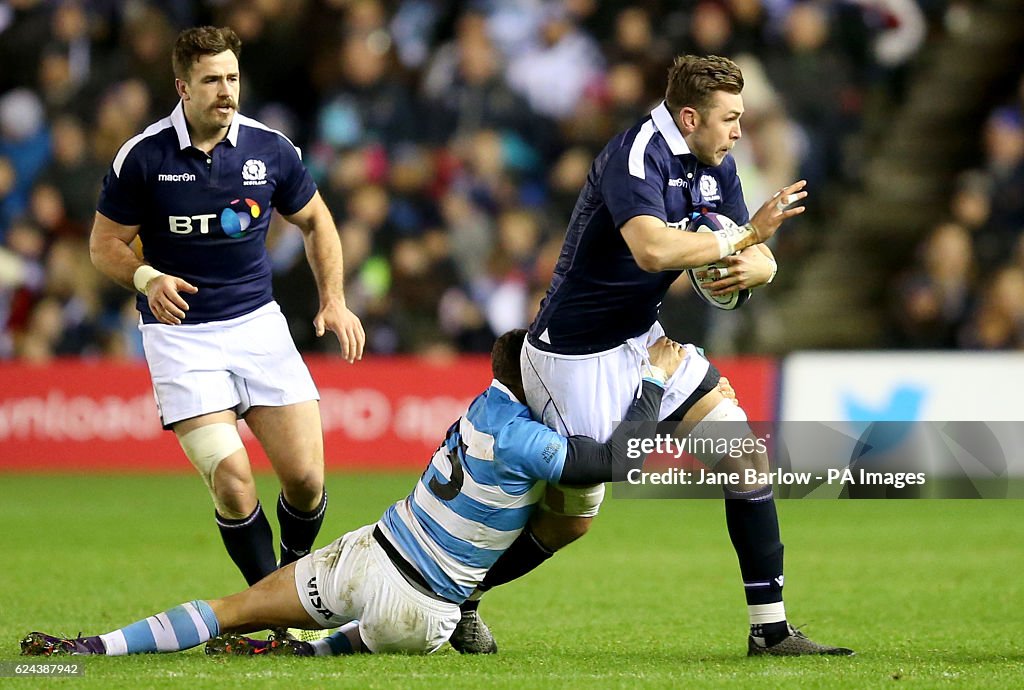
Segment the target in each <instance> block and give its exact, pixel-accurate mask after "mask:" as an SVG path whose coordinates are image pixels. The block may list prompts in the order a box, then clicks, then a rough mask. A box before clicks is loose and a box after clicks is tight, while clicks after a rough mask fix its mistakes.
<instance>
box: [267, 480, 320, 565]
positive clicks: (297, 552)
mask: <svg viewBox="0 0 1024 690" xmlns="http://www.w3.org/2000/svg"><path fill="white" fill-rule="evenodd" d="M325 512H327V490H326V489H324V492H323V495H322V496H321V497H320V503H319V504H318V505H317V506H316V507H315V508H313V510H310V511H308V512H307V511H304V510H299V509H298V508H296V507H295V506H293V505H292V504H291V503H289V502H288V501H286V500H285V497H284V492H282V493H281V494H280V495H279V496H278V498H277V522H278V524H279V525H280V526H281V566H282V567H283V566H286V565H288V564H289V563H294V562H295V561H297V560H299V559H300V558H302V557H303V556H305V555H306V554H307V553H309V550H310V549H312V548H313V542H314V541H316V535H317V534H319V533H320V526H321V525H323V524H324V513H325Z"/></svg>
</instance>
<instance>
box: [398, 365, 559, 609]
mask: <svg viewBox="0 0 1024 690" xmlns="http://www.w3.org/2000/svg"><path fill="white" fill-rule="evenodd" d="M567 444H568V441H567V439H566V438H565V437H564V436H562V435H560V434H558V433H556V432H555V431H552V430H551V429H549V428H548V427H546V426H544V425H543V424H541V423H539V422H535V421H533V418H532V417H531V416H530V410H529V408H528V407H526V406H525V405H523V404H522V403H520V402H519V401H518V400H516V398H515V396H514V395H513V394H512V393H511V391H509V389H508V388H506V387H505V386H504V385H502V384H501V383H499V382H498V381H497V380H494V381H492V382H491V385H490V387H489V388H488V389H487V390H486V391H484V392H483V393H481V394H480V395H479V396H477V397H476V399H474V400H473V402H472V403H471V404H470V406H469V409H468V410H467V411H466V414H465V415H463V416H462V417H460V418H459V419H458V420H456V422H455V423H454V424H452V425H451V427H449V429H448V433H447V435H446V436H445V439H444V442H443V443H442V444H441V446H440V447H439V448H438V449H437V451H436V452H435V453H434V456H433V458H431V460H430V464H429V465H427V469H426V471H425V472H424V473H423V476H422V477H420V480H419V481H418V482H417V483H416V488H415V489H413V492H412V493H411V494H409V496H408V497H407V498H404V499H402V500H401V501H399V502H398V503H396V504H395V505H393V506H391V507H390V508H388V510H387V511H386V512H385V513H384V516H383V517H382V518H381V519H380V522H378V526H379V527H380V528H381V529H382V530H383V531H384V533H385V534H386V535H387V537H388V539H389V540H390V541H391V543H392V544H394V545H395V547H397V548H398V550H399V551H400V552H401V553H402V555H403V556H405V558H406V560H408V561H409V562H410V563H412V564H413V565H414V566H416V568H417V570H419V571H420V573H421V574H422V575H423V577H424V578H425V579H426V580H427V582H428V583H429V584H430V586H431V588H432V589H433V590H434V591H435V592H436V593H437V594H439V595H441V596H442V597H444V598H445V599H449V600H451V601H455V602H462V601H464V600H465V599H466V598H467V597H468V596H469V595H470V594H472V592H473V590H474V589H476V586H477V585H478V584H479V583H480V581H481V580H483V578H484V575H485V574H486V573H487V571H488V569H490V567H491V565H493V564H494V562H495V561H496V560H497V559H498V557H499V556H500V555H501V554H502V553H504V551H505V549H507V548H508V547H509V546H510V545H511V544H512V542H513V541H514V540H515V538H516V537H517V536H519V533H520V532H521V531H522V529H523V527H524V526H525V525H526V522H527V520H529V518H530V515H531V514H532V513H533V509H534V505H535V504H536V503H537V501H538V500H540V497H541V495H542V494H543V491H544V484H543V481H552V482H555V481H558V479H559V477H561V476H562V467H563V466H564V464H565V456H566V451H567Z"/></svg>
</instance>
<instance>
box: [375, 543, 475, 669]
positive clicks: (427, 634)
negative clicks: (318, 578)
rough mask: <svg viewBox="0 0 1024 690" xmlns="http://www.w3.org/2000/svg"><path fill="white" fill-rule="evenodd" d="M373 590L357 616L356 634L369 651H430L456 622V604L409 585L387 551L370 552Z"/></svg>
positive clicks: (457, 615)
mask: <svg viewBox="0 0 1024 690" xmlns="http://www.w3.org/2000/svg"><path fill="white" fill-rule="evenodd" d="M371 557H372V559H373V561H374V564H375V568H374V570H375V575H376V578H375V583H376V586H375V587H374V589H373V591H372V592H370V594H369V597H368V598H367V601H366V603H365V605H364V607H363V610H362V612H361V613H360V615H359V637H360V638H361V639H362V641H363V644H364V645H366V648H367V649H369V650H370V651H371V652H373V653H376V654H380V653H398V654H430V653H432V652H435V651H437V649H439V648H440V647H441V645H443V644H444V643H445V642H446V641H447V640H448V638H449V637H451V635H452V632H454V631H455V626H456V625H457V624H458V622H459V616H460V615H461V614H460V611H459V607H458V604H455V603H452V602H450V601H442V600H440V599H437V598H435V597H431V596H428V595H427V594H424V593H423V592H420V591H419V590H417V589H415V588H414V587H413V586H412V585H410V584H409V583H408V582H407V581H406V580H405V578H404V577H403V576H402V574H401V573H399V572H398V570H397V568H395V566H394V565H393V564H392V563H391V561H390V559H389V558H388V556H387V554H386V553H385V552H384V551H383V549H380V548H379V547H377V548H376V549H374V550H373V551H372V552H371Z"/></svg>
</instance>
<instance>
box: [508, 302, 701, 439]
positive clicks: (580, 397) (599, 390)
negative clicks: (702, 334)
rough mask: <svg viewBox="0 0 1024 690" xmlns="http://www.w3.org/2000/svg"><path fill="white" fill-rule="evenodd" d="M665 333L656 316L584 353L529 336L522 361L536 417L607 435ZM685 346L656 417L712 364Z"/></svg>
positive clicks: (564, 430) (562, 427) (568, 430)
mask: <svg viewBox="0 0 1024 690" xmlns="http://www.w3.org/2000/svg"><path fill="white" fill-rule="evenodd" d="M664 334H665V330H664V329H663V328H662V327H661V324H660V323H658V322H655V323H654V325H653V326H651V328H650V330H648V331H647V333H644V334H643V335H640V336H637V337H636V338H630V339H629V340H627V341H626V342H625V343H623V344H622V345H620V346H619V347H616V348H613V349H611V350H605V351H604V352H596V353H593V354H588V355H561V354H555V353H551V352H545V351H543V350H540V349H538V348H536V347H534V346H533V345H531V344H530V343H529V341H527V342H526V343H525V344H524V345H523V351H522V355H521V359H520V364H521V366H522V372H523V389H524V390H525V391H526V401H527V405H529V407H530V411H531V412H532V413H533V415H534V418H536V419H539V420H541V421H543V422H544V423H545V424H546V425H548V426H549V427H551V428H552V429H554V430H555V431H557V432H559V433H561V434H565V435H567V436H573V435H583V436H589V437H590V438H593V439H596V440H597V441H600V442H602V443H603V442H604V441H607V440H608V438H609V437H610V436H611V435H612V431H614V429H615V426H616V425H617V424H618V423H619V421H621V420H622V418H623V417H624V416H625V414H626V411H627V410H628V409H629V406H630V404H632V402H633V399H634V396H635V395H636V394H637V392H638V391H639V389H640V381H641V378H642V375H641V371H642V368H643V365H644V363H645V362H646V361H647V360H648V355H647V347H648V346H649V345H652V344H653V343H654V342H655V341H656V340H657V339H658V338H660V337H661V336H663V335H664ZM683 347H684V349H685V350H686V359H685V360H684V361H683V363H682V364H681V365H680V366H679V368H678V369H676V372H675V373H674V374H673V375H672V376H671V377H670V378H669V380H668V382H667V386H666V388H665V395H664V397H662V400H661V414H660V415H659V419H665V418H666V417H667V416H668V415H669V414H671V413H672V412H673V411H674V410H675V409H676V408H678V407H679V406H680V405H682V404H683V403H684V402H686V399H687V398H689V397H690V395H691V394H692V393H693V392H694V391H695V390H697V387H698V386H700V384H701V383H702V382H703V381H704V377H705V375H706V374H707V373H708V367H709V366H710V364H709V362H708V360H707V359H705V358H704V356H703V355H701V354H700V352H698V351H697V348H696V347H695V346H694V345H684V346H683Z"/></svg>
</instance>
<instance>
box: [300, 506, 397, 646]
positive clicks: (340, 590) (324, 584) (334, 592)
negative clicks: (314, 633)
mask: <svg viewBox="0 0 1024 690" xmlns="http://www.w3.org/2000/svg"><path fill="white" fill-rule="evenodd" d="M375 547H376V541H375V540H374V538H373V529H372V526H370V525H367V526H364V527H360V528H359V529H355V530H353V531H351V532H349V533H347V534H345V535H343V536H341V537H339V538H338V539H335V540H334V541H332V542H331V543H330V544H327V545H326V546H323V547H321V548H319V549H317V550H315V551H313V552H312V553H310V554H308V555H306V556H303V557H302V558H300V559H299V560H298V561H296V563H295V570H294V573H295V575H294V578H295V589H296V591H297V592H298V595H299V600H300V603H301V605H302V607H303V608H304V609H305V611H306V613H307V614H308V615H309V616H310V618H312V619H313V621H314V622H315V623H316V627H317V628H335V627H338V626H339V625H344V624H345V623H347V622H349V621H351V620H355V619H357V618H359V617H360V616H361V615H362V612H363V609H364V608H365V606H366V602H367V600H368V599H369V598H370V596H371V595H372V593H373V591H374V589H375V588H376V587H377V583H378V581H379V579H380V578H379V576H378V575H377V564H376V561H375V560H374V559H373V558H372V556H371V550H372V549H373V548H375Z"/></svg>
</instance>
